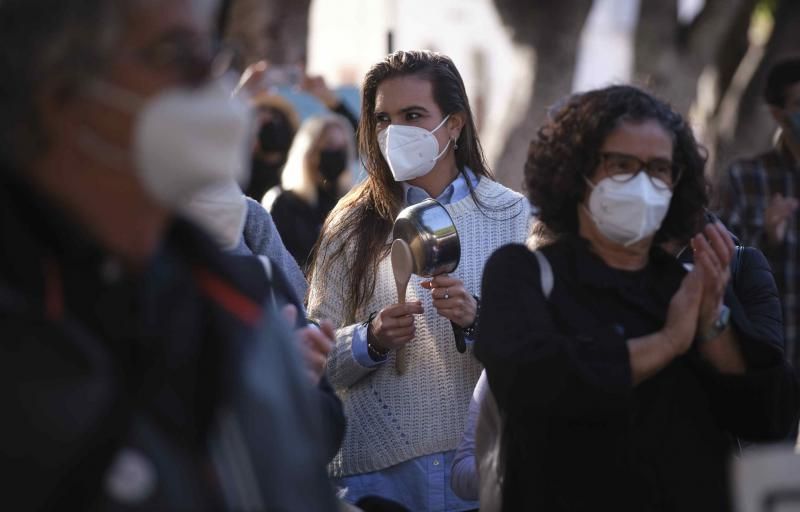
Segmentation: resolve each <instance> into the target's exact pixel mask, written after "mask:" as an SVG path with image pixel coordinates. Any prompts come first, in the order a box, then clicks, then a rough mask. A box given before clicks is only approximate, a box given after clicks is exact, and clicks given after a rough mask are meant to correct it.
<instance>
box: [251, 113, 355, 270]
mask: <svg viewBox="0 0 800 512" xmlns="http://www.w3.org/2000/svg"><path fill="white" fill-rule="evenodd" d="M354 160H355V134H354V133H353V130H352V129H351V128H350V125H349V124H348V123H347V121H346V120H345V119H344V118H343V117H341V116H339V115H334V114H332V115H324V116H313V117H310V118H308V119H306V120H305V121H303V124H302V125H301V126H300V129H299V130H298V132H297V135H296V136H295V138H294V142H293V143H292V147H291V149H290V150H289V156H288V159H287V160H286V165H285V166H284V168H283V173H282V174H281V184H280V186H277V187H275V188H273V189H272V190H270V191H269V192H268V193H267V194H266V196H264V198H263V201H262V202H263V205H264V207H265V208H267V210H269V213H270V215H272V219H273V221H274V222H275V226H276V227H277V228H278V232H279V233H280V235H281V239H282V240H283V243H284V244H285V245H286V248H287V249H288V250H289V252H290V253H291V254H292V255H293V256H294V258H295V260H296V261H297V264H298V265H300V267H301V268H306V266H307V263H308V258H309V256H310V255H311V250H312V249H313V248H314V244H315V243H316V242H317V238H318V237H319V233H320V231H321V230H322V224H323V223H324V222H325V219H326V218H327V217H328V214H329V213H330V212H331V210H333V207H334V206H336V203H337V202H338V201H339V199H341V197H342V196H343V195H344V194H345V193H346V192H348V191H349V190H350V188H351V186H352V184H353V172H352V170H351V168H352V166H353V162H354Z"/></svg>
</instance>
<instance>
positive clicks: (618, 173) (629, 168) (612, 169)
mask: <svg viewBox="0 0 800 512" xmlns="http://www.w3.org/2000/svg"><path fill="white" fill-rule="evenodd" d="M600 159H601V163H602V166H603V170H604V171H605V172H606V174H607V175H608V176H609V177H610V178H611V179H612V180H614V181H617V182H626V181H630V180H632V179H633V178H635V177H636V176H637V175H638V174H639V173H640V172H642V171H645V173H646V174H647V177H648V178H650V182H651V183H652V184H653V186H654V187H656V188H658V189H661V190H668V189H673V188H675V185H676V184H677V183H678V180H679V179H680V177H681V169H680V168H679V167H678V166H676V165H675V164H673V163H672V161H671V160H667V159H666V158H653V159H652V160H648V161H647V162H645V161H644V160H642V159H640V158H638V157H635V156H633V155H629V154H627V153H616V152H613V151H606V152H602V153H600Z"/></svg>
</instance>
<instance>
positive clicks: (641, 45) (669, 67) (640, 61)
mask: <svg viewBox="0 0 800 512" xmlns="http://www.w3.org/2000/svg"><path fill="white" fill-rule="evenodd" d="M755 4H756V0H706V3H705V6H704V7H703V10H702V11H701V12H700V14H698V16H697V17H696V18H695V19H694V20H693V21H692V22H691V23H690V24H689V25H681V24H680V23H679V21H678V7H677V0H642V4H641V8H640V11H639V23H638V24H637V27H636V57H635V68H636V71H635V73H634V77H635V81H636V82H638V83H640V84H642V85H644V86H646V87H647V88H648V89H650V90H652V91H653V92H655V93H656V94H658V95H659V96H661V97H663V98H664V99H666V100H668V101H669V102H670V103H672V105H673V106H674V107H675V108H676V109H677V110H678V112H681V113H682V114H683V115H688V114H689V111H690V108H691V107H692V105H693V104H694V103H695V99H696V97H697V94H698V79H699V78H700V76H701V74H702V73H703V72H704V71H707V72H711V73H713V76H712V78H711V80H712V82H713V83H712V84H711V88H712V90H711V91H710V93H711V94H712V95H713V96H715V97H714V98H712V103H714V107H716V105H717V104H718V103H719V97H720V94H719V90H720V89H724V88H725V87H724V86H725V85H727V83H728V82H729V81H730V79H731V77H732V75H733V71H734V70H735V69H736V67H737V66H738V64H739V62H740V61H741V59H742V57H743V56H744V53H745V51H746V50H747V27H748V26H749V21H750V16H751V14H752V12H753V9H754V8H755Z"/></svg>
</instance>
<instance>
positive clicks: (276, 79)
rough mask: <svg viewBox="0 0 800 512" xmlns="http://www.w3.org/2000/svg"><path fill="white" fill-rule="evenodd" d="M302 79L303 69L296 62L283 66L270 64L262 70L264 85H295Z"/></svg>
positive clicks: (269, 86) (268, 86)
mask: <svg viewBox="0 0 800 512" xmlns="http://www.w3.org/2000/svg"><path fill="white" fill-rule="evenodd" d="M302 79H303V70H302V68H301V67H300V66H298V65H296V64H289V65H283V66H270V67H269V68H267V70H266V71H265V72H264V78H263V81H264V86H265V87H267V88H271V87H296V86H298V85H300V82H301V81H302Z"/></svg>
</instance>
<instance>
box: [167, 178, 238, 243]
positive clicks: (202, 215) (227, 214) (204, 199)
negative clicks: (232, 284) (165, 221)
mask: <svg viewBox="0 0 800 512" xmlns="http://www.w3.org/2000/svg"><path fill="white" fill-rule="evenodd" d="M179 209H180V211H181V212H182V213H184V214H185V215H186V216H187V217H189V218H190V219H191V220H193V221H194V222H196V223H197V224H199V225H200V226H202V227H204V228H205V229H206V230H207V231H208V232H209V233H210V234H211V236H213V237H214V239H215V240H216V241H217V243H219V244H220V246H221V247H222V248H223V249H226V250H230V249H235V248H236V246H237V245H238V244H239V240H240V239H241V238H242V230H243V229H244V223H245V220H246V219H247V199H245V196H244V194H243V193H242V189H241V188H239V185H238V184H237V183H236V182H235V181H233V180H229V181H227V182H222V183H219V184H215V185H212V186H210V187H206V188H205V189H203V190H201V191H200V192H198V193H197V194H195V195H194V197H192V198H191V199H190V200H189V202H187V203H186V204H185V205H183V206H182V207H180V208H179Z"/></svg>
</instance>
